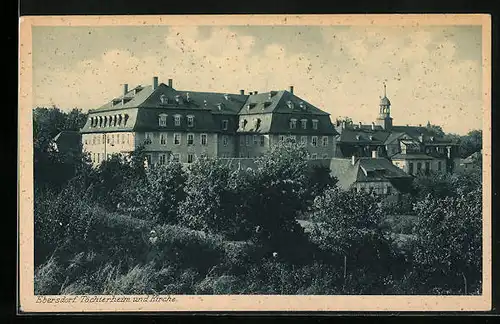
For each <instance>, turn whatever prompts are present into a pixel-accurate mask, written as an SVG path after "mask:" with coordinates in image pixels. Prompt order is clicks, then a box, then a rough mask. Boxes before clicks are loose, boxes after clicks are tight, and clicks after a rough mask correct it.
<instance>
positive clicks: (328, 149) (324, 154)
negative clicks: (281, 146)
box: [270, 135, 337, 159]
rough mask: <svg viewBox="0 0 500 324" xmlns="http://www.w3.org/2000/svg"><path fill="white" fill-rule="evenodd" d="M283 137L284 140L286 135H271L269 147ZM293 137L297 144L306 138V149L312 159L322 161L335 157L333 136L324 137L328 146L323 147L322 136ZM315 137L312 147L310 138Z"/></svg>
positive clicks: (335, 143) (335, 147) (335, 145)
mask: <svg viewBox="0 0 500 324" xmlns="http://www.w3.org/2000/svg"><path fill="white" fill-rule="evenodd" d="M281 136H284V137H285V138H286V137H287V136H288V135H271V136H270V142H271V145H276V144H277V143H279V141H280V137H281ZM292 136H295V140H296V142H297V143H302V137H305V138H307V143H306V149H307V151H308V152H309V154H310V155H311V158H312V159H315V158H316V159H323V158H333V157H336V150H337V142H336V138H335V136H332V135H328V136H326V135H325V137H327V138H328V144H327V145H326V146H323V139H322V138H323V135H292ZM313 136H316V137H317V138H318V143H317V146H313V145H312V138H313Z"/></svg>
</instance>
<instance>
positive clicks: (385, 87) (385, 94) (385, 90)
mask: <svg viewBox="0 0 500 324" xmlns="http://www.w3.org/2000/svg"><path fill="white" fill-rule="evenodd" d="M385 97H387V86H386V84H385V82H384V98H385Z"/></svg>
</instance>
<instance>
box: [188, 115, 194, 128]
mask: <svg viewBox="0 0 500 324" xmlns="http://www.w3.org/2000/svg"><path fill="white" fill-rule="evenodd" d="M187 125H188V127H193V126H194V116H187Z"/></svg>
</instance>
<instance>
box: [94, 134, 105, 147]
mask: <svg viewBox="0 0 500 324" xmlns="http://www.w3.org/2000/svg"><path fill="white" fill-rule="evenodd" d="M95 142H96V144H97V145H99V144H101V136H99V135H97V137H96V139H95ZM103 142H104V141H103Z"/></svg>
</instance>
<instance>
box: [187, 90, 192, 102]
mask: <svg viewBox="0 0 500 324" xmlns="http://www.w3.org/2000/svg"><path fill="white" fill-rule="evenodd" d="M186 101H187V102H189V101H191V98H190V97H189V92H186Z"/></svg>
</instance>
